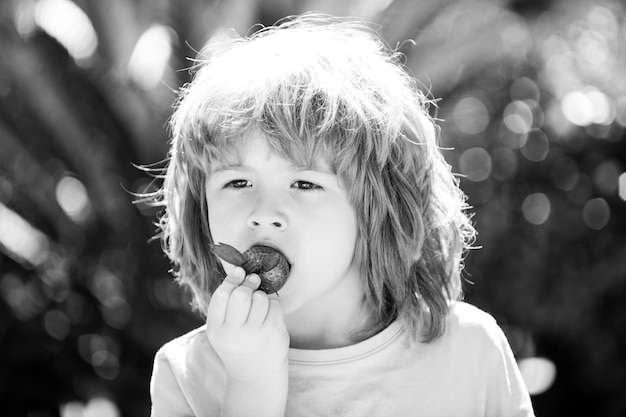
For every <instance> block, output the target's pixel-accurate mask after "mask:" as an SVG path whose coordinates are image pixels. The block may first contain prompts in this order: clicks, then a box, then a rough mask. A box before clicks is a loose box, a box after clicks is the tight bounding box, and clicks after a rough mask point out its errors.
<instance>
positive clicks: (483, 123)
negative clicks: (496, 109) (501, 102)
mask: <svg viewBox="0 0 626 417" xmlns="http://www.w3.org/2000/svg"><path fill="white" fill-rule="evenodd" d="M452 117H453V120H454V123H455V124H456V126H457V127H458V128H459V130H460V131H461V132H463V133H467V134H469V135H475V134H478V133H480V132H482V131H483V130H485V129H486V128H487V126H488V125H489V111H488V110H487V107H486V106H485V104H484V103H483V102H482V101H481V100H480V99H478V98H476V97H464V98H462V99H461V100H459V101H458V102H457V103H456V105H455V107H454V113H453V115H452Z"/></svg>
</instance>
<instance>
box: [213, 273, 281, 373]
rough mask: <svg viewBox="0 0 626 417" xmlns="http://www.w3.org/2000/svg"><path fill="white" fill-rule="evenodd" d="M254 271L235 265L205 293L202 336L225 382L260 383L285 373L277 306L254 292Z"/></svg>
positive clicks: (269, 299)
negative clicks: (221, 367)
mask: <svg viewBox="0 0 626 417" xmlns="http://www.w3.org/2000/svg"><path fill="white" fill-rule="evenodd" d="M260 283H261V280H260V278H259V276H258V275H256V274H251V275H248V276H245V272H244V270H243V269H242V268H235V269H234V270H233V272H231V273H230V274H228V275H227V276H226V278H225V279H224V282H223V283H222V284H221V285H220V286H219V287H218V288H217V290H216V291H215V292H214V293H213V295H212V297H211V301H210V303H209V309H208V312H207V324H206V330H207V336H208V338H209V341H210V342H211V344H212V346H213V348H214V349H215V351H216V352H217V354H218V355H219V356H220V358H221V359H222V362H223V363H224V366H225V368H226V374H227V377H228V379H229V383H236V384H252V385H254V384H255V383H263V382H264V381H268V379H273V378H283V377H284V378H286V377H287V354H288V351H289V334H288V333H287V328H286V326H285V322H284V320H283V315H282V312H281V310H280V305H279V304H278V301H277V300H276V299H275V298H270V297H269V296H268V295H267V294H265V293H264V292H262V291H257V289H258V288H259V285H260Z"/></svg>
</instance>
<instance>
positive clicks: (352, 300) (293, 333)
mask: <svg viewBox="0 0 626 417" xmlns="http://www.w3.org/2000/svg"><path fill="white" fill-rule="evenodd" d="M333 295H337V293H335V294H333ZM333 295H331V296H330V297H328V298H324V299H323V300H321V301H320V302H319V303H317V304H315V305H313V306H305V307H303V308H301V309H299V310H298V311H295V312H292V313H291V314H288V315H286V316H285V324H286V325H287V330H288V331H289V337H290V347H292V348H296V349H310V350H317V349H333V348H340V347H344V346H350V345H353V344H356V343H358V342H361V341H363V340H364V339H366V338H367V334H369V331H368V330H370V329H372V328H373V327H374V318H373V317H374V314H373V312H372V311H371V308H370V307H368V305H367V303H366V302H365V295H363V296H362V297H360V298H359V297H349V298H345V297H341V296H338V297H333ZM346 300H349V301H346Z"/></svg>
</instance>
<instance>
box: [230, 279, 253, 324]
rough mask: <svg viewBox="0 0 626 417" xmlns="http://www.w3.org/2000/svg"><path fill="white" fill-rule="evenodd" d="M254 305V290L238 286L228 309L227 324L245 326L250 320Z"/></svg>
mask: <svg viewBox="0 0 626 417" xmlns="http://www.w3.org/2000/svg"><path fill="white" fill-rule="evenodd" d="M251 304H252V289H251V288H249V287H246V286H243V285H240V286H238V287H237V288H235V289H234V290H233V292H232V293H231V294H230V299H229V300H228V307H227V309H226V319H225V323H228V324H234V325H239V324H244V323H245V322H246V320H247V319H248V314H249V312H250V305H251Z"/></svg>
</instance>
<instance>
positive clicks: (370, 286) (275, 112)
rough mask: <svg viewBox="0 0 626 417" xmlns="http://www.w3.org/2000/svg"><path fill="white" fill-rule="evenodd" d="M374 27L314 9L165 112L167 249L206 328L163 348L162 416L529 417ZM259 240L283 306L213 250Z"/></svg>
mask: <svg viewBox="0 0 626 417" xmlns="http://www.w3.org/2000/svg"><path fill="white" fill-rule="evenodd" d="M399 61H400V56H399V54H398V53H395V52H394V51H392V50H390V49H389V48H387V47H386V46H384V44H383V42H382V41H381V39H380V38H379V37H378V35H377V34H376V32H375V31H373V30H372V29H370V28H369V27H368V26H367V25H365V24H362V23H359V22H356V21H354V20H347V19H335V18H329V17H321V16H315V15H310V14H309V15H304V16H300V17H298V18H295V19H292V20H290V21H285V22H283V23H282V24H280V25H278V26H277V27H271V28H265V29H263V30H261V31H260V32H258V33H256V34H255V35H253V36H251V37H249V38H245V39H238V40H233V41H232V42H231V43H230V44H228V45H224V46H222V47H221V48H219V49H218V50H216V51H214V52H213V53H212V55H211V57H210V59H208V60H207V61H206V62H204V63H203V65H202V66H201V68H200V69H199V71H198V72H197V74H196V76H195V79H194V81H193V82H192V83H190V84H189V85H188V86H186V87H185V88H184V89H183V92H182V94H181V98H180V101H179V102H178V104H177V108H176V110H175V113H174V116H173V118H172V123H171V126H172V133H173V139H172V148H171V152H170V160H169V165H168V168H167V172H166V175H165V179H164V184H163V187H162V189H161V190H160V191H159V196H160V198H161V199H162V204H163V205H164V206H165V211H164V214H163V216H162V217H161V219H160V227H161V229H162V236H161V237H162V240H163V243H164V249H165V251H166V252H167V254H168V256H169V257H170V259H171V260H172V261H173V263H174V264H175V266H176V267H177V268H176V277H177V280H178V281H179V282H180V283H182V284H183V285H185V286H188V287H189V288H190V289H191V290H192V292H193V296H194V304H195V306H196V307H197V309H198V310H199V312H200V313H201V314H203V316H205V317H206V326H203V327H202V328H199V329H196V330H194V331H191V332H190V333H188V334H186V335H183V336H181V337H179V338H177V339H175V340H173V341H171V342H169V343H167V344H166V345H165V346H163V347H162V348H161V349H160V350H159V352H158V353H157V355H156V359H155V364H154V371H153V376H152V381H151V396H152V416H154V417H158V416H168V417H171V416H238V417H242V416H284V415H286V416H408V415H416V416H422V415H427V416H498V417H504V416H532V415H533V411H532V407H531V403H530V399H529V396H528V393H527V391H526V389H525V387H524V384H523V381H522V379H521V377H520V373H519V370H518V369H517V366H516V363H515V360H514V358H513V355H512V353H511V349H510V347H509V345H508V343H507V340H506V338H505V337H504V335H503V333H502V331H501V330H500V328H499V327H498V326H497V324H496V322H495V321H494V319H493V318H492V317H491V316H489V315H487V314H486V313H484V312H482V311H480V310H478V309H477V308H475V307H472V306H470V305H467V304H465V303H463V302H461V301H458V300H459V299H460V293H461V277H460V274H461V267H462V255H463V254H464V253H465V250H466V249H467V248H468V246H469V245H470V244H471V242H472V240H473V238H474V233H475V232H474V229H473V227H472V225H471V223H470V221H469V218H468V216H467V215H466V214H465V209H466V207H465V203H464V201H465V198H464V195H463V193H462V192H461V191H460V190H459V188H458V183H457V181H456V180H455V178H454V177H453V175H452V174H451V172H450V167H449V166H448V165H447V164H446V162H445V161H444V158H443V156H442V154H441V153H440V150H439V148H438V146H437V135H436V130H435V127H434V124H433V122H432V120H431V119H430V118H429V116H428V113H427V110H426V106H427V105H428V102H427V100H426V99H425V97H424V96H423V95H422V94H421V93H419V92H418V89H417V88H416V82H415V80H413V79H412V78H411V77H409V76H408V75H407V74H406V72H405V71H404V69H403V68H402V66H401V65H400V63H399ZM218 242H223V243H226V244H228V245H231V246H233V247H235V248H237V249H238V250H239V251H241V252H243V251H244V250H246V249H248V248H250V247H251V246H253V245H258V244H263V245H266V246H269V247H272V248H275V249H277V250H278V251H280V253H282V254H284V256H285V257H286V259H287V261H288V263H289V265H290V267H291V269H290V273H289V276H288V279H287V281H286V283H285V285H284V287H283V288H281V289H280V290H279V291H278V293H277V294H270V295H268V294H266V293H265V292H263V291H259V290H258V288H259V284H260V278H259V276H258V275H257V274H249V275H247V276H246V273H245V272H244V270H243V269H242V268H241V267H238V266H235V265H232V264H229V263H228V262H225V261H223V260H220V258H218V257H217V256H216V255H215V254H214V253H213V252H212V249H211V248H212V244H213V243H218Z"/></svg>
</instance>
